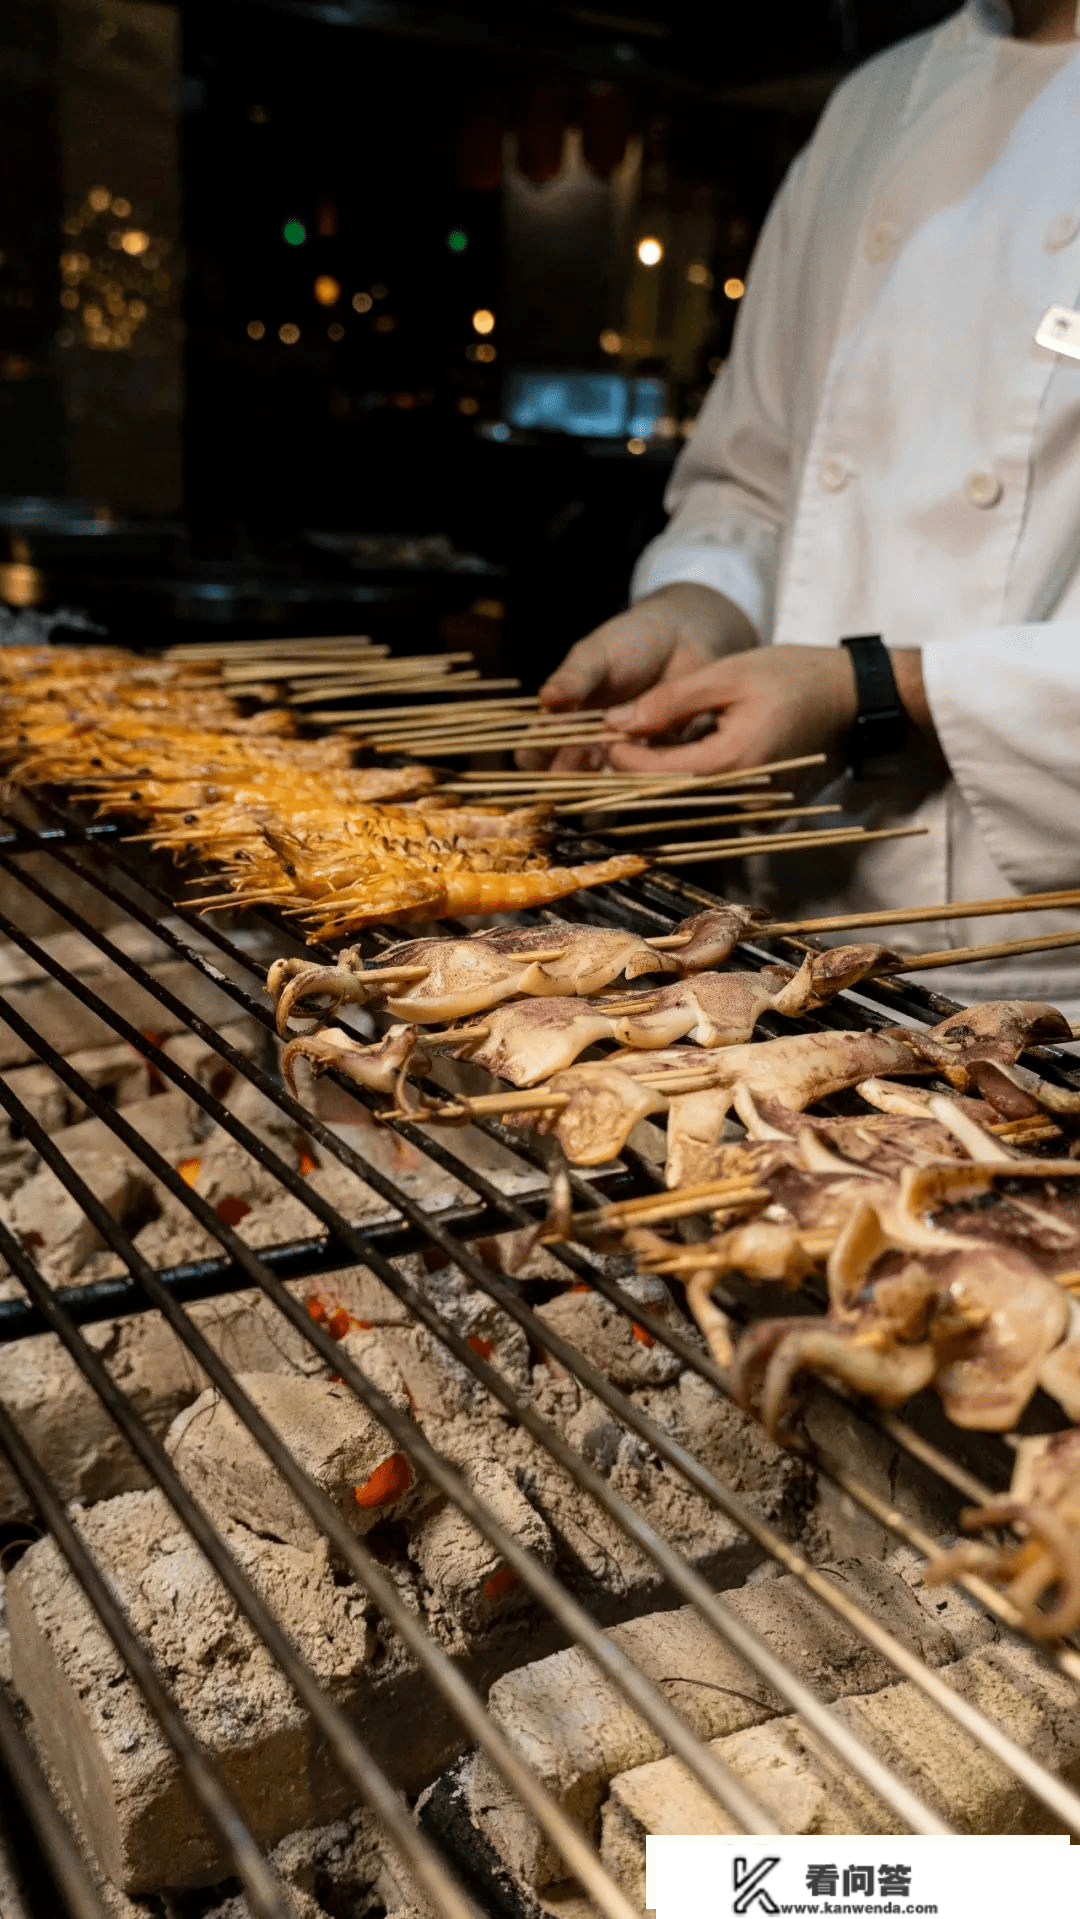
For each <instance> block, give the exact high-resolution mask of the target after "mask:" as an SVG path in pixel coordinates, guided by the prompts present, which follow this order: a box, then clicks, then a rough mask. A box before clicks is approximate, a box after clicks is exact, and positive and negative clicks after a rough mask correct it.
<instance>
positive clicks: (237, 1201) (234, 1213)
mask: <svg viewBox="0 0 1080 1919" xmlns="http://www.w3.org/2000/svg"><path fill="white" fill-rule="evenodd" d="M214 1211H215V1213H216V1214H217V1216H218V1218H219V1219H220V1220H223V1221H224V1223H225V1225H226V1226H239V1224H240V1221H241V1220H242V1219H246V1218H247V1216H248V1214H249V1213H250V1211H251V1207H250V1206H249V1205H248V1202H247V1200H246V1199H241V1198H240V1195H239V1193H226V1195H225V1197H224V1199H219V1200H218V1203H217V1205H216V1206H215V1208H214Z"/></svg>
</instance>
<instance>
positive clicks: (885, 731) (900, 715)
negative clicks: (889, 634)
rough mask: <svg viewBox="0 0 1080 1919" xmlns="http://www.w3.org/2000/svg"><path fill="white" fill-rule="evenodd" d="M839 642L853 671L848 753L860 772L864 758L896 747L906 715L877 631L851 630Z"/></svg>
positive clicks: (896, 749)
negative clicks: (855, 706)
mask: <svg viewBox="0 0 1080 1919" xmlns="http://www.w3.org/2000/svg"><path fill="white" fill-rule="evenodd" d="M840 644H841V646H846V647H847V650H848V653H849V655H850V657H851V665H852V670H853V672H854V674H855V692H856V697H857V699H858V712H857V714H856V717H855V724H854V726H853V727H852V730H851V745H850V754H851V767H852V771H853V772H855V773H861V772H862V769H863V766H864V764H865V763H866V761H867V760H873V759H880V758H882V757H883V756H884V755H886V754H889V753H895V752H897V751H898V749H899V747H900V746H901V744H902V742H903V738H904V734H905V732H906V730H907V724H908V717H907V713H906V712H905V710H904V706H903V702H902V701H901V698H900V695H899V692H898V691H897V686H896V675H895V674H894V672H893V669H892V661H891V660H890V658H889V653H888V648H887V647H886V645H885V642H884V640H883V639H882V637H881V635H880V633H859V634H855V635H852V636H851V637H849V638H848V639H843V640H841V642H840Z"/></svg>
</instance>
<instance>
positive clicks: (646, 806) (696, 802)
mask: <svg viewBox="0 0 1080 1919" xmlns="http://www.w3.org/2000/svg"><path fill="white" fill-rule="evenodd" d="M763 789H764V790H763ZM762 800H772V801H774V802H775V803H776V804H777V805H779V803H780V802H781V800H790V801H791V802H792V803H793V804H794V800H795V794H794V793H792V792H781V791H780V789H779V788H777V787H771V786H769V785H768V779H767V778H765V779H763V780H761V781H760V782H759V784H758V785H757V786H756V787H750V788H748V789H747V791H746V792H745V793H740V792H732V790H731V789H730V787H726V786H725V787H722V788H721V790H720V793H719V794H717V793H715V792H709V793H701V794H698V795H696V796H695V795H694V794H693V793H658V794H656V795H655V796H654V797H651V798H650V797H644V798H642V799H634V800H620V802H619V804H618V806H605V807H603V808H602V809H599V810H602V811H603V812H609V813H616V812H617V813H661V812H665V811H667V809H668V808H672V809H674V808H676V807H680V806H701V807H705V806H717V805H719V804H720V803H721V802H722V803H723V805H724V806H739V805H747V806H754V805H760V804H761V801H762ZM837 804H839V802H838V803H837ZM594 810H595V809H594ZM800 810H801V811H803V812H805V811H806V810H807V809H806V808H805V807H804V808H802V809H800ZM589 811H590V808H589V806H588V805H587V804H582V802H581V801H580V800H578V801H573V800H570V801H565V802H564V801H560V802H559V804H558V805H557V806H556V808H555V812H556V814H561V813H574V814H579V813H587V812H589ZM709 823H710V822H709V821H708V820H701V821H697V820H687V821H686V824H687V825H688V826H694V825H703V826H707V825H709ZM663 824H665V825H666V826H667V827H669V828H671V827H674V826H681V825H682V824H683V822H682V821H681V820H667V821H665V822H663ZM632 830H633V827H632V825H627V826H625V827H621V826H620V827H614V826H612V827H607V828H605V835H606V836H610V834H611V833H616V832H618V833H629V832H631V831H632ZM643 830H644V828H643Z"/></svg>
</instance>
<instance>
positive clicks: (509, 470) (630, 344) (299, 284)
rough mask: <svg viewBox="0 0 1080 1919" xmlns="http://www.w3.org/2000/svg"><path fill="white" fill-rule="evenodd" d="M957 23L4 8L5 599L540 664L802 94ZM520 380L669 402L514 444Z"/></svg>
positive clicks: (728, 302)
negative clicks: (481, 321) (598, 382)
mask: <svg viewBox="0 0 1080 1919" xmlns="http://www.w3.org/2000/svg"><path fill="white" fill-rule="evenodd" d="M950 11H952V9H951V8H950V7H948V6H942V5H940V4H934V3H933V0H808V3H807V4H798V5H797V4H794V3H793V0H776V4H773V5H771V6H765V5H762V6H758V7H744V6H740V7H737V8H736V7H733V6H730V5H726V6H724V5H721V6H713V7H712V8H706V7H703V6H702V5H701V4H700V0H696V3H695V4H684V0H676V3H675V4H668V5H664V6H661V5H660V4H659V0H615V5H614V8H613V10H612V11H611V12H609V11H607V10H606V8H604V7H603V6H598V7H575V6H567V5H555V4H529V5H525V4H512V3H507V0H504V3H503V4H500V5H496V4H483V3H482V0H477V3H476V4H467V3H466V4H461V5H458V6H456V7H454V8H450V9H442V8H439V7H436V6H433V5H423V4H416V5H405V4H396V3H395V0H339V3H336V4H305V3H304V0H210V3H209V4H204V3H203V0H198V3H197V4H187V5H181V6H179V7H168V6H158V5H150V4H142V3H141V0H50V3H49V4H43V0H8V5H7V6H6V7H5V9H4V10H3V15H2V19H0V169H2V170H0V496H4V497H3V501H0V520H2V522H3V529H4V535H3V537H4V541H5V546H4V552H5V562H4V564H3V565H0V609H2V605H3V603H4V602H5V601H6V603H7V604H8V605H9V606H16V607H20V606H21V607H36V608H37V609H38V610H39V612H47V611H48V609H49V608H55V607H56V606H57V605H64V606H75V607H79V608H84V609H87V610H88V611H89V612H90V614H91V615H92V616H93V617H94V618H95V619H97V620H98V622H99V623H102V624H104V625H106V626H107V627H109V628H110V630H112V631H114V632H116V633H118V634H119V635H121V636H122V637H125V638H132V637H134V638H137V639H142V640H145V641H146V642H147V643H153V641H154V640H156V639H160V638H164V637H168V636H169V635H170V634H172V633H174V632H177V631H181V630H187V629H188V628H191V629H192V630H194V629H196V628H202V627H205V626H206V624H207V622H212V623H216V624H217V625H219V626H221V627H222V628H223V630H235V631H252V630H270V629H273V628H275V627H276V628H279V629H280V630H291V631H295V632H303V631H318V630H336V631H351V630H365V629H369V628H370V627H371V626H372V625H376V626H387V627H389V628H391V629H393V630H395V631H396V632H398V633H399V634H400V635H401V637H402V638H403V639H404V640H405V641H407V642H408V643H411V644H422V645H425V646H440V645H445V644H447V643H448V642H451V641H452V642H453V643H455V644H457V643H460V642H461V641H462V640H463V639H464V640H466V641H467V642H468V641H471V642H472V643H475V644H477V645H478V646H479V647H480V648H481V651H482V654H483V656H484V657H485V658H489V657H490V658H492V659H494V658H496V657H499V656H500V655H501V656H502V657H504V658H505V657H507V656H512V660H513V670H515V671H519V672H521V673H522V675H523V677H524V678H525V679H526V680H527V681H528V682H535V680H536V679H537V678H538V677H539V676H540V674H541V673H542V671H543V669H544V668H545V667H546V666H547V665H548V664H550V663H551V661H552V660H553V659H554V658H555V657H556V656H557V655H558V654H559V653H561V651H562V650H563V648H564V647H565V645H566V644H568V643H569V641H570V640H572V639H573V638H574V637H576V636H577V635H578V634H579V633H580V632H582V631H584V630H587V628H588V627H589V626H590V625H591V624H593V623H594V622H595V621H596V620H598V619H600V618H602V617H603V616H604V615H605V614H606V613H608V612H611V611H613V610H614V609H615V608H616V607H617V606H618V605H619V604H620V603H621V602H622V600H623V599H624V596H625V592H626V584H627V579H628V576H629V571H630V567H631V565H632V562H633V559H634V557H635V555H636V553H637V552H638V550H639V549H640V547H641V545H642V544H643V543H644V541H645V540H646V539H647V538H648V537H649V535H650V534H651V533H652V532H653V531H654V530H656V528H657V527H658V526H659V525H660V524H661V522H662V509H661V496H662V493H663V487H664V482H665V479H666V476H667V473H668V472H669V471H670V466H671V462H672V460H673V458H674V456H675V454H676V452H677V450H678V447H679V446H680V445H681V444H682V443H683V441H684V439H685V436H686V434H687V432H688V431H689V430H691V427H692V422H693V418H694V415H695V414H696V412H697V410H698V408H699V406H700V403H701V400H702V397H703V395H704V393H705V391H706V390H707V387H708V384H709V381H710V380H711V378H712V377H713V374H714V373H715V371H716V369H717V367H718V366H719V365H720V363H721V362H722V360H723V358H724V356H725V354H726V353H727V351H728V348H729V343H730V337H731V328H732V324H733V321H734V318H735V314H736V311H737V302H736V300H735V299H733V298H731V297H729V296H728V294H726V293H725V290H724V289H725V283H728V285H729V287H730V285H731V284H732V283H735V284H736V285H737V283H738V282H739V281H741V280H742V278H743V277H744V276H745V273H746V270H747V265H748V262H749V258H750V254H751V251H752V247H753V242H754V238H755V236H756V233H757V231H758V229H759V227H760V224H761V220H762V218H763V216H764V213H765V210H766V208H767V207H768V204H769V201H770V199H771V197H772V195H773V193H774V192H775V190H776V187H777V186H778V184H779V182H780V180H781V179H782V177H783V174H784V171H785V169H786V167H787V165H788V164H789V162H790V160H791V158H792V157H793V155H794V154H795V153H796V152H797V151H798V149H799V147H800V146H801V145H802V144H803V143H804V141H805V140H806V138H807V137H808V135H809V134H810V132H811V131H812V129H813V125H814V122H815V120H816V117H817V115H818V113H819V112H820V110H821V107H822V106H823V104H824V102H825V100H826V99H827V97H828V94H829V92H830V91H831V89H832V87H833V86H834V85H835V84H836V83H837V81H838V80H839V79H840V78H842V76H843V74H844V73H845V72H847V71H848V70H850V68H851V67H852V66H853V65H854V64H856V63H857V62H858V61H860V60H862V59H865V58H866V57H868V56H869V55H870V54H872V53H873V52H874V51H876V50H877V49H878V48H880V47H882V46H885V45H887V44H889V43H891V42H892V41H894V40H896V39H898V38H900V37H901V36H902V35H904V34H906V33H909V32H913V31H917V30H919V29H920V28H923V27H925V26H927V25H929V24H931V23H932V22H933V21H935V20H937V19H940V18H942V17H943V16H944V15H945V14H946V13H948V12H950ZM95 194H96V195H97V200H98V202H100V204H98V205H95V204H94V196H95ZM103 196H104V198H103ZM286 229H288V234H287V233H286ZM643 234H644V235H657V236H658V237H659V238H660V239H661V241H662V243H663V246H664V257H663V259H662V260H661V262H660V263H659V264H658V265H657V266H655V267H653V268H651V269H646V268H643V267H642V266H641V265H640V264H639V262H638V260H637V257H636V246H637V243H638V241H639V239H640V238H641V236H642V235H643ZM451 235H456V236H459V237H458V239H457V247H458V250H454V248H453V247H452V246H451V244H450V243H449V240H450V236H451ZM461 235H464V236H465V244H464V246H463V247H462V246H461V241H460V236H461ZM290 236H291V238H292V239H293V240H294V241H296V240H298V242H299V243H297V244H290V243H289V242H290ZM300 236H302V237H300ZM140 248H141V251H139V250H138V249H140ZM128 249H130V250H128ZM320 294H321V298H320V297H319V296H320ZM481 310H486V311H488V312H490V313H491V314H492V315H493V316H494V327H493V329H492V331H491V332H490V333H488V334H481V333H478V332H477V330H476V329H475V328H474V326H473V320H472V316H473V314H474V313H476V312H478V311H481ZM283 328H284V329H285V333H284V337H283V336H282V329H283ZM478 349H479V351H478ZM522 367H525V368H531V369H548V370H549V371H550V370H554V371H560V370H562V371H567V372H572V373H575V374H588V373H590V372H592V373H596V372H605V373H607V374H611V373H612V372H615V373H618V374H620V375H623V376H625V377H626V378H628V379H629V378H632V377H634V376H637V375H646V376H649V377H650V378H652V379H654V380H656V379H659V380H661V381H662V382H663V383H664V392H665V400H664V406H663V413H662V416H661V418H660V419H659V420H658V422H657V423H656V429H655V431H653V432H652V433H651V435H650V436H649V438H648V439H647V441H646V443H645V444H644V445H642V443H641V441H640V439H638V440H635V439H634V438H633V437H631V438H630V440H629V444H628V440H627V438H626V437H624V435H623V434H622V433H619V434H617V435H615V436H611V437H607V438H603V437H600V436H598V435H596V434H592V435H590V434H589V433H588V432H585V433H577V434H575V433H570V432H566V431H563V432H559V431H555V432H550V431H549V432H543V433H540V432H528V433H526V432H522V431H517V430H513V429H512V428H508V425H507V422H506V418H505V415H506V411H507V388H506V385H505V381H506V376H507V374H508V373H512V372H513V371H514V370H515V369H518V368H522ZM566 424H571V422H570V421H569V420H568V421H567V422H566ZM335 535H336V536H337V537H336V538H335V537H334V536H335ZM357 535H359V536H364V537H363V538H361V540H360V542H359V544H357V543H356V541H355V539H354V536H357Z"/></svg>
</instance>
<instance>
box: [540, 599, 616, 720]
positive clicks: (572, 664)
mask: <svg viewBox="0 0 1080 1919" xmlns="http://www.w3.org/2000/svg"><path fill="white" fill-rule="evenodd" d="M610 624H611V622H610V621H608V622H605V624H604V626H601V627H598V628H597V630H596V632H595V633H590V634H588V636H587V637H586V638H585V639H584V640H579V641H578V642H577V645H576V646H572V647H571V648H570V651H569V653H568V654H567V655H566V658H565V659H564V660H563V662H562V665H561V666H557V667H556V668H555V671H554V673H552V674H551V676H550V678H549V679H547V680H545V681H544V684H543V686H542V687H541V688H540V704H541V706H546V707H548V708H549V709H550V710H551V711H552V712H562V711H566V710H567V709H568V708H576V707H579V706H588V705H589V704H590V703H592V704H594V705H595V704H598V703H599V701H600V699H601V697H602V695H603V692H604V689H605V687H606V686H607V678H608V668H609V663H610V662H609V654H608V644H607V642H608V634H607V627H608V626H609V625H610Z"/></svg>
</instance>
